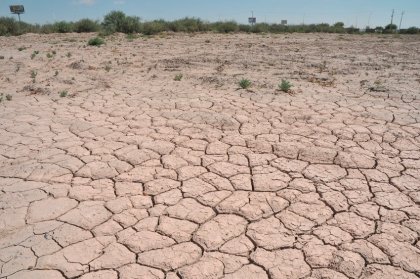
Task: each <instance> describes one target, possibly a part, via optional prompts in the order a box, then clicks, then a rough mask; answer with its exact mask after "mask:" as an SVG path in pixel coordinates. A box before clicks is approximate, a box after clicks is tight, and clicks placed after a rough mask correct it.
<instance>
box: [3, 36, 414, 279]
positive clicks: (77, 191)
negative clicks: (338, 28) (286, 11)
mask: <svg viewBox="0 0 420 279" xmlns="http://www.w3.org/2000/svg"><path fill="white" fill-rule="evenodd" d="M93 36H94V34H84V35H79V34H68V35H57V34H55V35H33V34H32V35H31V34H29V35H24V36H21V37H1V38H0V46H1V47H0V55H1V56H4V58H3V59H2V60H0V94H1V93H3V98H2V102H1V103H0V191H1V192H0V271H1V272H0V278H7V279H29V278H30V279H38V278H42V279H44V278H46V279H63V278H67V279H69V278H81V279H117V278H119V279H138V278H142V279H143V278H145V279H149V278H150V279H152V278H153V279H156V278H161V279H164V278H166V279H177V278H178V279H180V278H182V279H193V278H197V279H203V278H204V279H208V278H228V279H233V278H236V279H243V278H247V279H252V278H258V279H259V278H261V279H267V278H270V279H300V278H306V279H309V278H311V279H344V278H351V279H355V278H363V279H367V278H370V279H395V278H398V279H415V278H419V276H420V242H419V234H420V207H419V204H420V37H416V36H411V37H410V36H407V37H405V36H403V37H396V36H380V35H364V36H361V35H336V34H332V35H326V34H317V35H314V34H290V35H267V34H261V35H255V34H254V35H246V34H236V35H220V34H219V35H216V34H199V35H187V34H178V35H171V34H166V35H161V36H155V37H150V38H147V37H141V38H135V39H133V40H128V39H127V38H126V37H125V36H123V35H115V36H112V37H108V38H106V42H107V43H106V45H104V46H101V47H91V46H86V42H87V41H88V39H89V38H91V37H93ZM18 48H21V49H20V50H18ZM34 51H37V52H38V53H36V52H35V53H34ZM31 55H32V58H33V59H31ZM179 74H182V79H181V80H180V81H176V80H174V78H175V76H176V75H179ZM242 78H248V79H249V80H250V81H252V86H251V87H250V88H248V89H239V88H238V87H239V86H238V81H239V80H240V79H242ZM282 79H285V80H288V81H290V82H291V83H292V84H293V85H294V87H293V88H292V90H291V91H290V92H288V93H285V92H282V91H280V90H278V84H279V83H280V82H281V80H282ZM7 94H10V96H8V99H9V100H6V95H7ZM10 99H11V100H10Z"/></svg>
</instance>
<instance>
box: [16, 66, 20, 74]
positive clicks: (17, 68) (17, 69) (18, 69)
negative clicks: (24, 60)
mask: <svg viewBox="0 0 420 279" xmlns="http://www.w3.org/2000/svg"><path fill="white" fill-rule="evenodd" d="M19 71H20V65H16V69H15V73H17V72H19Z"/></svg>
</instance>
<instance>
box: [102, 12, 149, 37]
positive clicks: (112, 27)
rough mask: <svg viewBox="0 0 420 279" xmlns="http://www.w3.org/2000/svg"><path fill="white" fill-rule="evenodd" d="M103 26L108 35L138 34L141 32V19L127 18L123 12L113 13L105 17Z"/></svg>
mask: <svg viewBox="0 0 420 279" xmlns="http://www.w3.org/2000/svg"><path fill="white" fill-rule="evenodd" d="M102 26H103V27H104V29H105V31H106V32H108V33H114V32H121V33H126V34H129V33H138V32H140V27H141V26H140V18H138V17H136V16H126V15H125V14H124V13H123V12H121V11H112V12H110V13H109V14H107V15H106V16H105V17H104V21H103V22H102Z"/></svg>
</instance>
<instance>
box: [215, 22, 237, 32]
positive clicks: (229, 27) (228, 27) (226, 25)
mask: <svg viewBox="0 0 420 279" xmlns="http://www.w3.org/2000/svg"><path fill="white" fill-rule="evenodd" d="M211 30H212V31H214V32H218V33H231V32H237V31H239V26H238V24H237V23H236V22H235V21H219V22H215V23H212V24H211Z"/></svg>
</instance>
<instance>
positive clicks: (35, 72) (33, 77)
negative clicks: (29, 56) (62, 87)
mask: <svg viewBox="0 0 420 279" xmlns="http://www.w3.org/2000/svg"><path fill="white" fill-rule="evenodd" d="M37 75H38V73H37V71H35V70H32V71H31V78H32V79H35V78H36V76H37Z"/></svg>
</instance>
